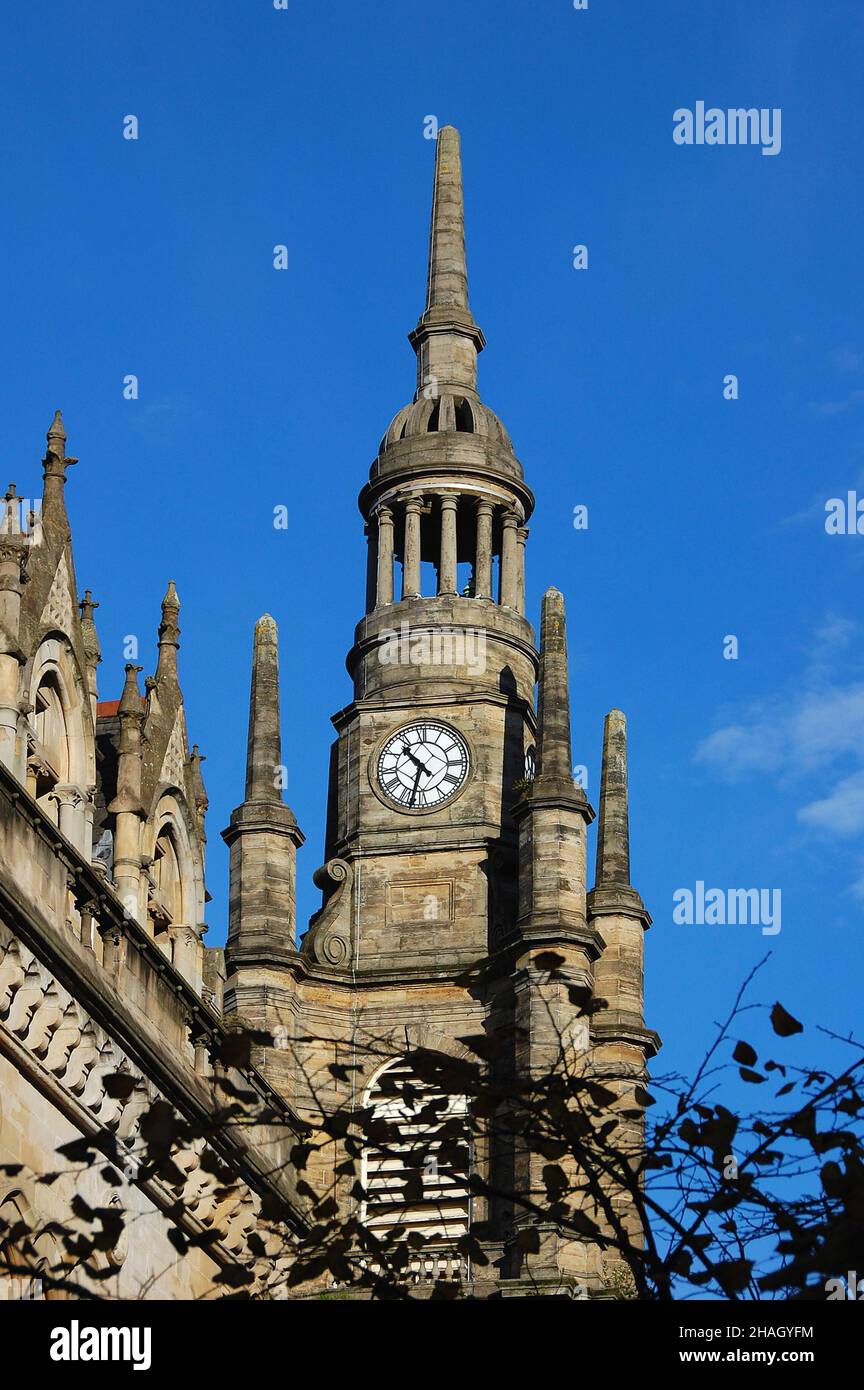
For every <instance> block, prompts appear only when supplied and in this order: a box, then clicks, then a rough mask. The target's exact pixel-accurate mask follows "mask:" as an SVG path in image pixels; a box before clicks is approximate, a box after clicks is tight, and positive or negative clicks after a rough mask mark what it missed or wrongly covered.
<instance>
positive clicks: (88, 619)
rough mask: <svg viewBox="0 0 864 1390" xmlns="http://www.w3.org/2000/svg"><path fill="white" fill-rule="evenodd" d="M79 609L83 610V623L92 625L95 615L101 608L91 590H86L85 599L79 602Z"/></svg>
mask: <svg viewBox="0 0 864 1390" xmlns="http://www.w3.org/2000/svg"><path fill="white" fill-rule="evenodd" d="M78 607H79V608H80V609H81V621H82V623H92V621H93V614H94V613H95V611H96V609H97V608H98V607H99V604H98V602H97V601H96V599H94V597H93V594H92V592H91V590H90V589H85V590H84V597H83V598H81V599H79V600H78Z"/></svg>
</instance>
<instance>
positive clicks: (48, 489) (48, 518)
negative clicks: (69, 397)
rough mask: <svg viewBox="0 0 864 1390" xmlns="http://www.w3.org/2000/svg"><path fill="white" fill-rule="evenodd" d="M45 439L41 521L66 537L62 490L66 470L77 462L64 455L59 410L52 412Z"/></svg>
mask: <svg viewBox="0 0 864 1390" xmlns="http://www.w3.org/2000/svg"><path fill="white" fill-rule="evenodd" d="M47 438H48V451H47V453H46V455H45V457H44V459H43V460H42V477H43V484H42V519H43V521H44V522H45V523H46V524H48V525H49V526H52V525H53V526H56V527H57V528H58V529H59V530H60V532H61V534H65V535H66V536H67V537H68V534H69V518H68V517H67V515H66V502H65V500H64V497H63V489H64V487H65V486H66V469H67V468H69V467H70V466H71V465H72V464H73V463H77V462H78V460H77V459H73V458H69V457H68V456H67V454H66V431H65V429H64V428H63V417H62V415H61V414H60V411H59V410H57V411H55V412H54V419H53V420H52V422H51V428H50V429H49V431H48V436H47Z"/></svg>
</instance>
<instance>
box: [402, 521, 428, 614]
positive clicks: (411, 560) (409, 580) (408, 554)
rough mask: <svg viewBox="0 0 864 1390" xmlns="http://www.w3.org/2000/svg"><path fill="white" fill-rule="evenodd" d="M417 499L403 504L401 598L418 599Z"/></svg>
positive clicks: (418, 544) (418, 540)
mask: <svg viewBox="0 0 864 1390" xmlns="http://www.w3.org/2000/svg"><path fill="white" fill-rule="evenodd" d="M422 505H423V503H422V501H421V499H420V498H419V497H409V498H408V501H407V502H406V503H405V551H404V555H403V557H402V597H403V598H419V597H420V508H421V507H422Z"/></svg>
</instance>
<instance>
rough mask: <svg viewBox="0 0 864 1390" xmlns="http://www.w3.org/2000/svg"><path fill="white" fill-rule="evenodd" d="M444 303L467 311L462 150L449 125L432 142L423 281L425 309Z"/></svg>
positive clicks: (457, 133) (454, 131)
mask: <svg viewBox="0 0 864 1390" xmlns="http://www.w3.org/2000/svg"><path fill="white" fill-rule="evenodd" d="M444 304H446V305H450V306H455V307H457V308H459V309H467V308H468V267H467V262H466V258H465V205H464V197H463V192H462V150H461V148H460V141H459V132H458V130H456V128H455V126H452V125H445V126H442V128H441V130H439V132H438V140H437V142H436V148H435V183H434V188H433V193H432V224H431V228H430V232H429V272H428V276H427V280H426V308H427V309H432V308H436V307H438V306H439V305H444Z"/></svg>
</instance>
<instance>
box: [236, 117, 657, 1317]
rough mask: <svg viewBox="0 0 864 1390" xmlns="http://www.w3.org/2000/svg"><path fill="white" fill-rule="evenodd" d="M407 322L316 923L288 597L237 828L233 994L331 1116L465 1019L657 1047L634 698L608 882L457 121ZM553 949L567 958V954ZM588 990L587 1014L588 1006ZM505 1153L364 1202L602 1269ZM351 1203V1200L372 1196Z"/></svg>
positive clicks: (430, 1232)
mask: <svg viewBox="0 0 864 1390" xmlns="http://www.w3.org/2000/svg"><path fill="white" fill-rule="evenodd" d="M409 340H410V342H411V345H412V347H413V349H414V351H415V353H416V357H417V378H416V389H415V391H414V394H413V398H412V400H411V401H410V402H409V403H408V404H406V405H404V406H403V407H402V408H401V409H400V410H399V411H398V412H397V414H396V415H395V416H394V418H393V420H392V422H391V423H390V425H389V426H388V428H387V430H386V432H385V434H384V437H383V439H382V441H381V445H380V448H379V451H378V455H377V457H376V459H375V461H374V462H373V464H372V467H371V470H370V477H369V481H368V483H367V484H366V485H365V487H364V488H363V490H362V491H361V493H360V498H359V506H360V511H361V514H362V516H363V520H364V523H365V534H366V536H367V540H368V564H367V574H366V601H365V613H364V615H363V616H362V618H361V620H360V622H359V623H358V625H357V628H356V631H355V634H354V642H353V645H352V647H351V649H350V651H349V653H348V657H347V666H348V672H349V675H350V677H351V680H352V682H353V694H352V698H351V700H350V702H349V703H348V704H346V706H345V707H344V708H343V709H342V710H340V711H339V712H338V713H337V714H336V715H335V716H334V718H333V723H334V726H335V729H336V734H337V737H336V741H335V744H334V746H333V749H332V754H331V763H330V787H329V809H328V820H327V829H326V851H325V863H324V864H323V866H322V867H321V868H320V869H319V870H318V871H317V872H316V874H315V882H316V884H317V885H318V886H319V887H320V888H321V889H322V893H323V901H322V907H321V909H320V910H319V911H318V912H317V913H316V914H315V916H314V917H313V919H312V921H311V923H310V924H309V929H308V931H306V933H305V935H304V936H303V939H302V942H301V943H300V944H299V945H298V944H297V924H296V921H295V888H294V885H295V855H296V850H297V848H298V847H299V846H300V845H301V844H302V842H303V836H302V834H301V832H300V830H299V828H298V826H297V822H296V820H295V818H294V815H293V813H292V812H291V811H290V810H289V809H288V807H287V806H286V805H285V804H284V802H283V799H282V795H281V790H280V788H281V786H282V785H283V782H282V779H281V776H280V774H281V770H282V763H283V757H284V756H285V755H284V753H283V750H282V749H281V746H280V740H279V697H278V674H277V662H278V658H277V634H276V625H275V623H274V622H273V620H272V619H270V618H263V619H261V620H260V621H259V623H258V625H257V626H256V632H255V644H254V659H253V678H252V696H251V707H250V724H249V744H248V764H247V767H248V771H247V785H246V799H245V801H244V802H243V804H242V805H241V806H240V807H238V809H237V810H236V811H235V812H234V814H233V816H232V819H231V825H230V827H229V829H228V830H226V831H225V832H224V835H225V839H226V840H227V841H228V843H229V845H230V846H231V909H230V916H231V922H230V930H229V940H228V952H227V965H228V984H227V992H226V1008H227V1009H229V1010H232V1011H233V1012H234V1013H235V1014H236V1015H237V1016H238V1018H239V1019H240V1020H241V1021H243V1022H245V1023H248V1024H250V1025H251V1026H253V1027H254V1028H256V1029H267V1030H269V1031H271V1032H272V1033H273V1034H274V1036H276V1037H277V1038H278V1039H280V1040H281V1044H280V1046H278V1047H276V1048H273V1049H264V1050H263V1051H262V1055H261V1057H260V1065H261V1067H262V1069H263V1070H264V1071H265V1072H266V1073H267V1075H268V1077H269V1079H270V1080H271V1082H272V1083H273V1084H274V1085H275V1086H276V1087H277V1089H279V1090H280V1091H281V1092H282V1093H283V1094H284V1095H285V1097H286V1098H287V1099H288V1100H289V1101H290V1102H291V1104H292V1105H293V1106H294V1107H295V1108H296V1109H297V1111H298V1112H299V1113H300V1114H301V1115H305V1116H306V1117H307V1118H309V1119H312V1120H314V1117H315V1115H316V1114H320V1112H321V1110H322V1109H327V1108H330V1107H332V1108H333V1109H335V1108H337V1107H340V1106H345V1107H346V1108H350V1107H351V1106H352V1105H353V1106H358V1107H359V1106H370V1105H372V1106H374V1105H375V1103H376V1096H377V1095H379V1094H380V1088H381V1084H382V1083H381V1078H382V1076H384V1075H385V1074H387V1073H391V1074H392V1073H393V1072H394V1069H395V1073H396V1074H397V1075H398V1069H399V1066H400V1059H402V1058H404V1057H405V1055H406V1053H409V1052H410V1051H411V1050H412V1049H416V1048H418V1047H429V1048H434V1049H437V1050H440V1051H442V1052H444V1053H451V1054H453V1055H455V1056H460V1055H465V1044H464V1042H463V1041H462V1040H464V1039H465V1038H467V1037H471V1036H477V1035H482V1034H483V1033H484V1032H485V1033H500V1032H505V1033H506V1032H507V1031H508V1029H509V1031H510V1033H511V1035H513V1036H515V1038H516V1043H515V1053H514V1057H513V1064H514V1066H515V1067H516V1068H517V1069H518V1070H519V1071H520V1072H521V1074H523V1075H528V1076H531V1075H539V1074H541V1073H542V1072H544V1071H547V1070H548V1069H549V1068H551V1067H554V1066H555V1064H556V1059H557V1058H560V1056H561V1055H562V1051H563V1050H566V1049H568V1048H569V1049H570V1050H571V1051H573V1050H574V1049H575V1052H576V1053H577V1054H578V1055H580V1056H582V1057H583V1058H584V1059H586V1061H590V1064H591V1065H593V1062H594V1059H596V1062H597V1066H598V1068H599V1070H600V1071H603V1070H604V1068H605V1069H606V1071H608V1070H609V1069H610V1068H619V1069H620V1068H621V1067H624V1068H625V1070H628V1074H631V1075H632V1077H633V1078H634V1079H638V1078H641V1077H642V1076H643V1074H644V1065H645V1058H646V1056H647V1055H650V1053H651V1052H652V1051H653V1050H654V1048H655V1045H656V1040H655V1038H654V1035H653V1034H651V1033H650V1032H648V1031H646V1030H645V1028H644V1024H643V1020H642V934H643V931H644V929H645V927H646V926H647V925H648V923H649V922H650V918H649V917H648V915H647V913H646V912H645V909H644V907H643V905H642V902H641V899H640V898H639V896H638V894H637V893H636V892H635V890H634V889H633V888H632V887H631V885H630V883H629V852H628V851H627V849H626V846H627V844H628V841H627V815H628V811H627V789H626V757H625V754H624V751H623V749H624V733H623V716H622V715H620V714H619V713H618V712H617V711H616V712H613V715H610V717H609V719H610V721H611V722H610V723H607V737H606V743H605V744H604V762H603V790H602V792H601V827H600V830H601V834H600V855H599V861H598V862H599V874H598V880H597V886H596V887H595V889H594V890H593V892H592V894H591V895H590V897H589V895H588V892H587V867H586V866H587V830H588V826H589V824H590V823H591V821H592V820H593V819H594V812H593V810H592V808H591V806H590V805H589V803H588V800H587V798H586V796H585V793H584V791H583V790H582V789H581V788H580V787H578V786H576V785H575V783H574V780H573V775H572V763H571V745H570V707H569V694H568V672H567V649H566V633H565V613H564V599H563V597H562V595H561V594H560V593H559V592H558V591H557V590H555V589H550V590H549V591H548V593H547V594H546V595H545V598H544V601H543V612H542V625H541V642H540V648H539V651H538V648H537V643H536V639H535V634H534V630H533V628H532V626H531V623H530V622H529V621H528V618H527V617H526V613H525V553H526V542H527V539H528V521H529V519H530V517H531V513H532V510H533V507H534V498H533V495H532V492H531V490H530V489H529V487H528V486H527V484H526V482H525V478H524V474H523V470H522V466H521V464H520V462H519V460H518V458H517V457H516V454H515V452H514V449H513V445H512V443H511V441H510V437H509V435H508V433H507V431H506V429H505V428H504V426H503V424H502V423H501V421H500V420H499V419H498V416H497V415H496V414H495V413H494V412H493V411H492V410H491V409H490V408H489V407H488V406H487V405H485V404H484V403H483V401H482V400H481V398H480V395H479V392H478V385H477V358H478V355H479V353H480V352H481V351H482V349H483V347H484V346H485V339H484V336H483V332H482V330H481V329H480V328H479V327H478V325H477V323H476V322H475V320H474V316H473V314H472V312H471V308H470V304H469V297H468V279H467V270H466V255H465V232H464V212H463V195H462V164H461V151H460V142H459V135H458V133H457V131H456V130H455V129H453V128H452V127H445V128H444V129H442V130H441V131H440V132H439V135H438V141H437V150H436V159H435V176H434V191H433V200H432V218H431V232H430V240H429V262H428V275H427V287H426V304H425V308H424V310H423V313H422V315H421V317H420V319H419V321H418V323H417V326H416V328H415V329H414V330H413V331H412V332H411V334H410V335H409ZM358 588H359V586H358ZM538 680H539V699H538V702H537V706H536V712H535V688H536V687H537V685H538ZM287 761H288V763H289V764H290V750H288V753H287ZM607 924H608V927H609V932H608V933H607ZM550 951H554V952H556V953H557V956H558V957H559V959H560V961H561V965H560V968H559V970H557V971H556V972H554V973H553V975H552V976H551V977H550V971H549V966H548V963H547V961H548V955H549V953H550ZM469 974H470V978H471V979H472V980H473V981H474V983H471V984H469V983H467V981H468V979H469ZM600 978H602V984H603V994H602V997H601V996H600V995H599V992H598V989H597V983H598V979H600ZM480 982H482V983H480ZM574 988H575V990H581V991H583V992H584V993H585V995H586V996H587V997H590V998H591V999H593V1000H594V1007H593V1009H592V1010H588V1011H585V1010H584V1009H581V1008H579V1007H578V1006H577V1005H576V1004H574V1003H573V1002H572V998H573V997H575V996H574ZM589 1020H590V1023H589ZM333 1147H334V1146H331V1152H329V1154H324V1153H323V1152H319V1153H317V1154H316V1156H315V1157H314V1159H313V1160H312V1162H313V1164H317V1165H318V1166H317V1170H316V1171H315V1172H314V1173H312V1175H311V1176H312V1177H313V1178H315V1179H316V1180H317V1181H318V1184H319V1190H326V1189H327V1186H328V1182H330V1183H332V1181H333V1173H334V1172H335V1171H336V1168H337V1167H338V1163H339V1154H338V1153H334V1152H332V1148H333ZM497 1162H499V1159H498V1158H497V1157H496V1155H495V1154H491V1153H489V1152H486V1151H484V1150H483V1148H482V1146H480V1148H478V1149H474V1148H472V1150H471V1153H470V1157H469V1158H467V1159H466V1168H465V1172H464V1173H463V1174H461V1176H460V1175H459V1174H456V1175H455V1176H454V1174H453V1173H451V1174H450V1175H449V1181H448V1182H447V1183H446V1184H440V1185H438V1186H436V1184H435V1180H434V1179H433V1180H432V1183H431V1187H430V1188H429V1190H428V1191H425V1192H424V1200H423V1201H419V1200H417V1197H416V1193H414V1194H413V1195H412V1197H411V1200H410V1201H409V1200H408V1198H407V1196H400V1189H399V1181H400V1180H399V1175H398V1174H396V1175H395V1176H394V1174H393V1173H392V1172H390V1173H389V1175H388V1178H387V1181H384V1180H383V1179H382V1177H381V1171H382V1170H381V1166H380V1165H379V1167H378V1168H376V1167H375V1165H374V1164H369V1163H367V1167H366V1183H365V1189H366V1196H365V1199H364V1206H365V1211H364V1213H363V1219H365V1220H366V1221H367V1222H369V1223H370V1224H371V1225H373V1226H374V1227H375V1228H376V1229H378V1230H381V1231H393V1230H395V1229H398V1230H415V1231H420V1232H421V1233H422V1234H423V1235H424V1236H425V1237H426V1239H427V1241H428V1242H429V1244H430V1248H433V1247H435V1248H436V1251H437V1253H436V1254H435V1257H434V1260H432V1263H431V1265H430V1264H429V1262H428V1261H427V1264H426V1266H424V1257H420V1256H418V1261H417V1263H418V1268H420V1272H421V1273H422V1268H421V1267H428V1268H430V1269H432V1267H433V1266H434V1273H435V1274H436V1275H440V1274H441V1273H442V1272H443V1273H444V1274H445V1275H446V1274H451V1273H459V1274H460V1277H462V1278H463V1279H464V1277H465V1271H464V1269H462V1268H461V1267H460V1260H459V1257H458V1256H457V1255H456V1254H455V1253H454V1250H455V1242H456V1241H457V1240H458V1236H459V1235H460V1234H461V1233H464V1231H465V1230H466V1229H467V1227H468V1225H469V1224H471V1225H476V1226H477V1227H478V1229H480V1228H482V1230H483V1233H484V1235H483V1238H484V1240H485V1241H486V1243H487V1246H488V1249H489V1255H490V1264H489V1267H488V1270H487V1272H486V1274H485V1275H484V1278H486V1279H490V1278H494V1279H497V1280H503V1281H518V1280H520V1279H528V1278H530V1279H534V1280H547V1279H548V1280H551V1281H560V1280H561V1279H571V1280H573V1281H579V1282H580V1284H581V1285H582V1286H584V1287H587V1288H588V1289H589V1290H590V1291H592V1292H594V1293H602V1290H603V1270H602V1260H601V1256H600V1252H599V1250H598V1249H597V1247H596V1246H595V1245H593V1244H591V1243H590V1242H588V1241H581V1242H576V1243H574V1242H573V1240H572V1238H571V1239H570V1240H566V1239H564V1238H563V1236H562V1235H561V1233H560V1232H558V1231H556V1230H555V1228H554V1226H552V1225H550V1226H549V1227H548V1229H547V1228H545V1227H544V1229H542V1230H541V1231H540V1239H539V1240H535V1241H534V1242H530V1241H524V1240H522V1241H520V1239H519V1230H520V1226H521V1225H522V1224H524V1221H525V1219H526V1218H524V1216H520V1215H519V1211H520V1210H524V1208H519V1204H518V1203H517V1204H516V1208H515V1209H512V1210H511V1209H505V1207H503V1206H502V1208H501V1209H500V1210H499V1209H498V1208H497V1207H496V1208H494V1209H493V1207H491V1206H490V1207H487V1206H486V1205H485V1204H483V1203H481V1202H480V1201H479V1200H477V1199H473V1198H469V1188H470V1182H469V1180H468V1179H469V1176H470V1170H471V1167H472V1166H473V1167H474V1168H475V1169H482V1170H483V1171H484V1174H485V1175H486V1176H487V1177H488V1176H490V1175H491V1174H492V1170H493V1169H494V1165H495V1164H496V1163H497ZM539 1163H540V1161H539V1159H538V1160H537V1162H535V1160H534V1157H532V1156H531V1155H526V1154H522V1155H520V1154H519V1153H518V1152H517V1153H516V1154H515V1155H511V1157H510V1159H509V1168H508V1172H509V1174H510V1178H509V1181H510V1182H511V1183H514V1184H515V1185H516V1188H517V1189H518V1191H519V1192H520V1193H521V1194H522V1195H523V1196H524V1197H525V1198H526V1204H530V1202H531V1201H532V1200H533V1199H535V1198H542V1178H541V1174H540V1167H542V1164H541V1165H540V1166H539V1167H538V1164H539ZM328 1165H329V1167H328ZM502 1181H503V1179H502ZM348 1186H349V1187H350V1184H348ZM344 1200H345V1203H346V1210H350V1209H351V1204H352V1202H355V1203H356V1200H357V1199H355V1198H352V1197H351V1195H350V1193H348V1192H346V1195H345V1199H344ZM532 1220H533V1218H532ZM534 1224H535V1225H537V1222H536V1220H534ZM542 1224H543V1223H540V1225H541V1226H542Z"/></svg>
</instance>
